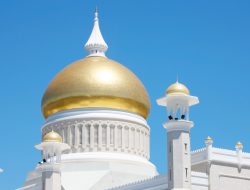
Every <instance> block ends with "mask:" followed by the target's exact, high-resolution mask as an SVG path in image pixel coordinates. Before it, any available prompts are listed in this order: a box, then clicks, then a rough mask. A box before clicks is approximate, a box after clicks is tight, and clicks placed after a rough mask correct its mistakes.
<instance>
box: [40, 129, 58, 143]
mask: <svg viewBox="0 0 250 190" xmlns="http://www.w3.org/2000/svg"><path fill="white" fill-rule="evenodd" d="M43 142H62V137H61V136H60V135H59V134H58V133H56V132H55V131H50V132H49V133H47V134H45V135H44V136H43Z"/></svg>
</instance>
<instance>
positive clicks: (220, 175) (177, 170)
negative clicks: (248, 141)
mask: <svg viewBox="0 0 250 190" xmlns="http://www.w3.org/2000/svg"><path fill="white" fill-rule="evenodd" d="M85 49H86V50H87V51H88V52H89V55H88V56H87V57H85V58H84V59H81V60H78V61H75V62H74V63H72V64H70V65H68V66H67V67H66V68H64V69H63V70H62V71H61V72H59V73H58V74H57V75H56V76H55V78H54V79H53V80H52V82H51V83H50V84H49V86H48V88H47V90H46V92H45V93H44V96H43V99H42V111H43V115H44V117H45V119H46V121H45V123H44V125H43V126H42V142H41V143H39V144H37V145H36V146H35V147H36V148H37V149H38V150H40V151H41V152H42V154H41V155H42V158H41V161H40V162H39V163H38V164H37V165H36V166H35V168H34V170H33V171H31V172H30V173H29V174H28V176H27V178H26V181H25V182H24V184H23V186H22V187H21V188H19V189H18V190H105V189H106V190H143V189H145V190H171V189H173V190H250V153H245V152H243V145H242V144H241V143H240V142H238V143H237V144H236V146H235V150H226V149H219V148H215V147H213V140H212V139H211V138H210V137H207V139H206V140H205V144H204V148H202V149H199V150H195V151H191V142H190V132H191V128H192V127H193V126H194V124H193V122H192V121H191V120H190V118H189V112H190V111H189V110H190V109H189V108H190V106H194V105H196V104H198V103H199V99H198V97H196V96H192V95H190V91H189V89H188V88H187V87H186V86H185V85H184V84H182V83H180V82H178V81H177V82H176V83H174V84H172V85H170V86H169V87H168V88H167V90H166V93H165V96H164V97H161V98H159V99H158V100H157V104H158V105H159V106H164V107H166V120H167V121H166V123H165V124H164V125H163V127H164V128H165V129H166V134H167V143H166V144H167V153H168V154H167V155H168V159H167V160H166V167H167V166H168V172H167V175H160V174H158V172H157V168H156V167H155V165H154V164H153V163H151V162H150V160H149V156H150V147H149V145H150V126H149V125H148V123H147V116H148V114H149V111H150V101H149V96H148V93H147V90H146V89H145V87H144V86H143V84H142V82H141V81H140V80H139V79H138V78H137V76H136V75H135V74H133V73H132V71H130V70H129V69H127V68H126V67H125V66H123V65H121V64H120V63H118V62H116V61H113V60H111V59H109V58H107V57H106V56H105V52H106V51H107V49H108V46H107V44H106V42H105V41H104V39H103V37H102V34H101V32H100V28H99V20H98V13H97V11H96V12H95V18H94V27H93V30H92V33H91V35H90V37H89V39H88V41H87V43H86V44H85Z"/></svg>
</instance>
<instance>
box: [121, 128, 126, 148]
mask: <svg viewBox="0 0 250 190" xmlns="http://www.w3.org/2000/svg"><path fill="white" fill-rule="evenodd" d="M121 130H122V151H124V150H125V126H122V129H121Z"/></svg>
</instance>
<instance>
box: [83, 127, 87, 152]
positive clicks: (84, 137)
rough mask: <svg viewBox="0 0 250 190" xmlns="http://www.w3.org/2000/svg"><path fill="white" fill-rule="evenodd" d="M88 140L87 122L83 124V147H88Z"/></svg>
mask: <svg viewBox="0 0 250 190" xmlns="http://www.w3.org/2000/svg"><path fill="white" fill-rule="evenodd" d="M86 141H87V136H86V126H85V123H83V125H82V148H83V149H84V150H85V149H86V144H87V143H86Z"/></svg>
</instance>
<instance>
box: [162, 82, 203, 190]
mask: <svg viewBox="0 0 250 190" xmlns="http://www.w3.org/2000/svg"><path fill="white" fill-rule="evenodd" d="M157 103H158V105H160V106H165V107H167V117H168V121H167V122H166V123H165V124H164V128H166V129H167V139H168V141H167V145H168V148H167V152H168V187H169V189H191V159H190V129H191V128H192V127H193V122H192V121H189V107H190V106H192V105H195V104H198V103H199V100H198V98H197V97H194V96H190V95H189V90H188V88H187V87H186V86H184V85H183V84H181V83H179V82H178V81H177V82H176V83H174V84H172V85H171V86H170V87H169V88H168V89H167V91H166V95H165V96H164V97H162V98H160V99H158V100H157Z"/></svg>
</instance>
